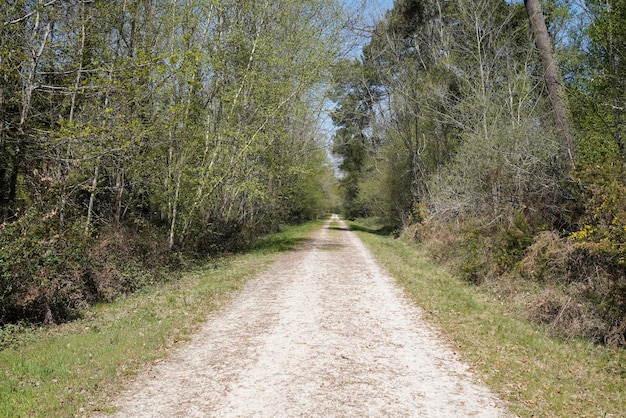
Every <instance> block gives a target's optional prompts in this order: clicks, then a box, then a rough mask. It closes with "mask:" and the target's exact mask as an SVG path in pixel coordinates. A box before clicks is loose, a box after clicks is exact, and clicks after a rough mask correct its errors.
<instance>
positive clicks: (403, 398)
mask: <svg viewBox="0 0 626 418" xmlns="http://www.w3.org/2000/svg"><path fill="white" fill-rule="evenodd" d="M330 225H331V224H330V222H327V223H326V225H325V227H324V228H323V229H321V230H319V231H318V232H317V233H316V234H315V235H314V237H313V238H312V239H311V240H310V241H309V242H308V243H307V244H305V245H304V246H302V248H300V249H299V250H297V251H294V252H290V253H287V254H284V255H282V256H281V257H280V259H279V260H278V261H277V262H276V263H275V264H274V265H273V266H272V267H271V268H270V269H269V270H268V271H266V272H264V273H263V274H260V275H259V276H258V277H257V278H256V279H254V280H252V281H251V282H249V284H248V285H247V286H246V287H245V289H244V290H243V291H242V292H241V293H240V294H239V295H238V296H237V297H236V298H235V299H234V301H233V302H232V303H231V304H230V305H229V306H228V307H226V308H225V309H223V310H222V311H220V312H219V313H218V314H216V315H214V316H212V317H211V318H210V319H209V320H208V322H207V323H206V324H205V325H204V327H203V328H202V330H201V331H200V332H199V333H197V334H196V335H195V336H194V338H193V339H192V341H191V342H190V343H189V344H187V345H185V346H184V347H183V348H181V349H180V350H178V351H177V352H176V353H174V354H173V355H172V357H171V358H169V359H168V360H165V361H163V362H161V363H159V364H157V365H155V366H153V368H151V369H149V370H147V371H146V372H145V373H144V374H143V375H142V376H140V377H139V378H138V379H137V381H136V383H135V384H134V386H133V387H131V388H130V390H129V391H128V392H127V393H124V394H122V396H121V398H120V399H119V400H118V402H117V405H118V407H119V412H118V413H117V415H115V416H117V417H315V416H319V417H468V416H472V417H473V416H477V417H478V416H480V417H500V416H507V413H506V412H505V411H504V410H503V409H502V408H501V407H500V406H499V405H498V404H499V401H498V400H497V399H496V398H495V397H494V395H492V394H491V393H490V392H489V391H488V390H487V389H486V388H485V387H483V386H481V385H480V384H477V383H476V381H475V378H473V377H472V376H471V374H470V373H469V372H468V370H467V367H466V366H464V365H463V364H462V363H461V362H460V361H459V360H458V359H457V358H456V356H455V355H454V353H453V352H452V351H451V350H450V349H449V348H448V347H447V346H445V344H443V343H442V342H441V341H439V340H438V338H437V337H436V333H435V332H433V331H432V330H431V329H430V328H429V326H428V325H427V324H425V323H424V322H423V321H422V320H421V319H420V311H419V309H418V308H416V307H414V306H413V305H412V303H411V302H410V301H409V300H408V299H407V298H406V297H405V296H404V295H403V293H402V291H400V290H399V289H398V288H397V287H396V285H395V284H394V282H393V279H391V278H389V276H387V275H386V274H385V273H384V272H383V271H382V270H381V269H380V268H379V267H378V266H377V265H376V263H375V261H374V260H373V258H372V256H371V255H370V253H369V252H368V250H366V248H365V247H364V246H363V244H362V243H361V241H360V240H359V239H358V237H357V236H356V235H355V234H354V233H353V232H350V231H348V230H347V228H346V227H345V225H344V224H343V222H341V221H339V224H336V223H335V224H334V225H340V227H339V228H332V227H330Z"/></svg>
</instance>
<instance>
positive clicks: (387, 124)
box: [332, 0, 626, 345]
mask: <svg viewBox="0 0 626 418" xmlns="http://www.w3.org/2000/svg"><path fill="white" fill-rule="evenodd" d="M625 22H626V2H625V1H623V0H572V1H570V0H558V1H542V2H539V1H532V0H525V1H524V2H522V1H517V2H513V1H498V0H472V1H469V0H456V1H442V0H424V1H409V0H398V1H396V2H395V3H394V7H393V9H392V10H390V11H389V12H388V13H387V15H386V16H385V18H384V19H383V20H382V21H380V22H379V23H378V24H377V26H376V27H375V28H374V30H373V32H372V35H371V37H370V39H369V42H368V43H367V45H366V46H365V47H364V48H363V53H362V55H361V56H360V57H359V58H357V59H353V60H342V61H341V62H340V63H339V64H338V65H337V66H336V67H335V69H334V83H335V89H334V90H333V92H334V100H336V102H337V104H338V106H337V107H336V109H335V111H334V112H333V114H332V117H333V121H334V123H335V124H336V125H337V126H338V130H337V133H336V134H335V136H334V145H333V146H334V152H335V153H336V154H337V155H338V156H340V158H341V159H340V161H341V165H340V167H341V169H342V171H343V173H344V176H343V177H342V178H341V179H340V185H341V190H342V194H343V196H344V203H345V214H346V216H347V217H349V218H357V217H368V216H376V217H379V218H381V219H383V220H384V223H385V224H387V225H391V226H394V228H395V229H396V231H397V234H402V235H404V236H408V237H409V239H410V240H415V241H417V242H419V243H420V245H422V246H423V247H424V248H425V249H427V251H428V252H429V253H430V254H431V256H432V257H434V258H435V259H437V260H439V261H441V262H442V263H444V264H447V265H449V266H450V267H451V268H452V269H453V270H454V271H456V272H457V273H458V274H460V275H461V276H462V277H463V278H464V279H465V280H466V281H468V282H469V283H472V284H476V285H481V286H484V287H485V288H486V289H489V290H490V291H493V292H495V293H496V294H497V295H499V297H501V298H502V300H503V301H506V302H503V303H516V302H519V301H520V299H521V305H522V306H523V310H524V315H526V316H527V317H528V318H530V319H532V320H535V321H538V322H541V323H544V324H546V325H547V326H548V328H549V330H550V331H552V332H554V333H555V334H557V335H560V336H563V337H583V338H588V339H591V340H593V341H597V342H601V343H608V344H617V345H624V344H626V340H625V338H626V270H625V267H626V246H625V244H626V193H625V192H626V187H625V186H626V185H625V180H626V177H625V167H626V166H625V163H626V148H625V142H624V141H625V137H624V135H625V133H626V126H625V124H624V122H625V116H626V112H625V110H626V108H625V106H626V61H625V59H624V58H625V56H624V54H625V52H626V26H625ZM524 295H529V296H528V297H526V298H525V296H524ZM524 298H525V299H524Z"/></svg>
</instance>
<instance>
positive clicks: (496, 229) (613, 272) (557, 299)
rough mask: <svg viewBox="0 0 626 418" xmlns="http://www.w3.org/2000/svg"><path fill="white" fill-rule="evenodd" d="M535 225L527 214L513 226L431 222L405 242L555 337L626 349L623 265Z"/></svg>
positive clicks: (408, 234) (514, 220) (409, 233)
mask: <svg viewBox="0 0 626 418" xmlns="http://www.w3.org/2000/svg"><path fill="white" fill-rule="evenodd" d="M531 223H532V220H531V217H530V216H529V215H528V214H527V213H526V212H525V211H523V210H521V211H519V212H517V213H516V214H515V215H514V216H513V217H512V219H511V220H510V221H509V222H490V223H489V222H484V223H483V222H481V221H480V220H476V219H474V220H472V221H466V222H456V223H444V222H438V221H436V220H433V219H429V220H426V221H424V222H422V223H420V224H415V225H413V226H411V227H408V228H407V229H405V230H404V232H403V237H404V238H405V239H407V240H409V241H411V242H414V241H417V242H419V243H420V245H421V247H422V248H423V249H424V250H425V251H426V253H427V254H429V255H430V257H432V258H433V259H435V260H436V261H437V262H440V263H443V264H444V265H446V266H448V268H450V270H451V271H452V272H454V273H455V274H458V275H459V276H460V277H462V278H463V279H464V280H465V281H467V282H468V283H472V284H475V285H478V286H483V287H486V288H488V289H490V290H492V291H494V292H496V293H497V294H498V295H499V296H501V297H504V298H505V299H506V300H507V301H508V302H509V303H513V304H515V305H516V306H518V307H519V308H520V312H523V314H524V315H525V316H526V318H528V319H530V320H532V321H535V322H538V323H541V324H545V325H546V326H547V329H548V330H549V331H550V333H552V334H554V335H556V336H560V337H564V338H585V339H588V340H590V341H593V342H596V343H601V344H609V345H617V346H626V339H625V338H626V268H625V266H624V264H623V263H622V262H621V261H620V260H619V259H618V258H616V257H615V256H613V255H612V254H609V253H607V252H603V251H599V250H597V249H596V248H595V247H593V246H591V245H589V243H588V242H585V243H581V242H580V241H579V240H576V239H575V235H574V237H572V234H559V233H558V232H557V231H554V230H543V231H541V230H539V231H537V229H536V227H535V226H533V225H532V224H531Z"/></svg>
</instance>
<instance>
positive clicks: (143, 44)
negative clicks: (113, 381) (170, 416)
mask: <svg viewBox="0 0 626 418" xmlns="http://www.w3.org/2000/svg"><path fill="white" fill-rule="evenodd" d="M625 23H626V0H546V1H541V2H540V1H538V0H525V1H523V2H522V1H521V0H520V1H505V0H471V1H470V0H454V1H452V0H396V1H395V3H394V5H393V8H392V9H391V10H389V11H388V12H387V13H386V15H385V16H384V17H381V19H380V20H379V21H377V22H376V23H375V25H374V26H372V27H362V28H361V29H359V30H358V32H359V34H360V35H361V36H363V34H364V33H365V34H366V36H367V41H366V42H365V45H364V46H363V48H362V50H361V51H359V53H358V54H354V53H350V52H349V50H350V47H349V44H350V42H351V40H350V31H351V30H354V28H355V27H356V26H358V24H359V22H358V21H357V17H356V15H351V14H350V13H349V10H348V9H347V7H346V6H345V5H344V4H343V3H342V2H339V1H336V0H264V1H254V0H115V1H103V0H7V1H5V2H4V4H3V6H0V114H1V115H2V124H1V125H0V222H1V225H0V326H1V325H3V324H8V323H15V322H19V321H27V322H31V323H46V324H52V323H59V322H63V321H67V320H70V319H72V318H74V317H76V316H78V315H79V314H80V311H81V309H82V308H84V307H85V306H87V305H89V304H93V303H95V302H99V301H109V300H113V299H115V298H116V297H117V296H118V295H120V294H123V293H125V292H132V291H134V290H137V289H140V288H141V287H142V286H145V285H148V284H151V283H152V282H153V281H154V280H160V279H163V280H164V279H165V278H164V277H165V276H167V275H168V274H169V270H175V269H176V268H177V267H179V266H180V265H181V264H184V263H186V262H187V260H193V259H197V258H205V257H211V256H213V255H215V254H219V253H223V252H228V251H236V250H240V249H242V248H245V247H246V246H247V245H250V244H252V243H253V242H255V240H256V239H258V238H259V237H261V236H263V235H264V234H267V233H269V232H272V231H275V230H277V229H278V228H279V227H280V226H281V225H283V224H287V223H298V222H301V221H304V220H307V219H313V218H316V217H320V216H323V215H325V214H327V213H329V212H330V211H332V210H335V209H336V208H337V206H338V205H337V203H335V202H336V197H335V196H336V195H339V197H340V199H341V201H342V204H341V208H342V209H341V210H342V212H343V215H344V216H345V217H346V218H349V219H356V218H376V219H378V220H379V221H380V222H382V223H384V224H385V225H387V226H389V227H391V228H392V229H393V230H394V231H395V233H396V234H397V235H398V236H402V237H403V238H405V239H409V240H411V241H417V242H418V243H419V245H421V246H423V248H425V249H426V250H427V251H429V252H430V254H431V255H432V257H434V258H436V259H437V260H438V261H440V262H441V263H444V264H447V265H449V266H450V267H451V268H452V269H454V270H455V271H457V272H458V273H459V274H460V275H461V276H462V277H463V278H464V279H465V280H466V281H468V282H469V283H471V284H473V285H476V286H485V287H486V288H489V289H492V290H493V291H494V292H497V293H498V294H500V295H502V297H506V298H510V299H514V298H516V297H518V295H520V294H523V293H525V292H526V291H525V290H524V289H528V288H532V289H538V291H537V292H536V293H537V297H536V298H535V299H532V300H527V301H525V302H524V303H525V305H526V308H525V309H526V310H525V314H526V315H527V316H528V317H529V318H530V319H532V320H536V321H539V322H542V323H545V324H548V325H549V326H550V329H551V330H552V331H554V332H555V333H556V334H559V335H562V336H566V337H570V336H573V337H584V338H588V339H591V340H593V341H596V342H599V343H606V344H616V345H626V246H625V244H626V198H625V196H626V194H625V192H626V165H625V164H626V142H625V141H626V139H625V138H624V134H625V133H626V128H625V126H624V119H625V118H626V62H625V60H624V54H625V50H626V24H625ZM329 103H332V107H333V109H332V110H331V112H330V118H331V119H332V123H333V124H334V126H335V127H336V131H335V133H334V135H333V136H332V144H331V145H330V148H332V149H330V150H329V149H328V148H329V146H328V145H327V142H328V141H326V139H325V134H324V132H323V127H322V125H323V123H321V122H320V121H321V120H323V119H324V117H325V113H326V109H327V108H328V104H329ZM331 153H332V154H333V156H334V161H333V158H331V157H330V155H329V154H331ZM163 268H165V270H163ZM156 271H159V272H161V273H158V274H157V273H155V272H156ZM148 272H149V273H148ZM162 276H163V277H162Z"/></svg>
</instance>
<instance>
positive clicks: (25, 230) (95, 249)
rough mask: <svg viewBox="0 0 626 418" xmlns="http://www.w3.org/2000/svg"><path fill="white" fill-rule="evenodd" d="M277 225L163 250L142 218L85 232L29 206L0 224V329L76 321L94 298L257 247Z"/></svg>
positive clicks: (162, 237) (158, 233) (160, 234)
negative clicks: (218, 257) (185, 246)
mask: <svg viewBox="0 0 626 418" xmlns="http://www.w3.org/2000/svg"><path fill="white" fill-rule="evenodd" d="M277 228H278V227H277V226H276V225H274V226H272V225H270V226H265V227H264V228H263V229H256V230H251V229H250V228H236V227H232V228H230V229H231V230H228V229H227V228H225V227H224V228H221V229H219V231H208V232H207V233H206V234H205V235H204V236H203V237H201V239H198V240H197V241H198V242H199V244H198V245H196V246H195V247H193V248H181V249H177V250H170V249H169V247H168V244H167V234H166V233H165V231H163V230H161V229H159V228H158V227H157V226H155V225H153V224H150V223H148V222H141V223H128V224H118V225H108V226H103V227H101V228H99V229H98V230H96V231H94V232H93V233H89V234H86V233H85V231H84V229H83V228H82V227H81V225H80V224H79V223H76V224H73V225H65V226H64V227H63V228H59V225H58V220H57V219H55V218H51V219H45V217H44V216H42V214H41V213H38V212H37V211H36V210H31V212H29V213H27V214H25V215H23V216H22V217H20V218H19V219H18V220H17V221H15V222H12V223H5V224H2V225H1V226H0V327H2V326H6V325H10V324H12V325H16V324H20V325H22V326H27V325H40V324H45V325H51V324H59V323H63V322H67V321H72V320H76V319H79V318H80V317H81V315H82V312H83V311H84V310H85V309H86V308H88V307H89V306H92V305H94V304H96V303H99V302H112V301H114V300H116V299H117V298H118V297H120V296H123V295H126V294H130V293H133V292H136V291H138V290H141V289H144V288H145V287H147V286H152V285H155V284H157V283H159V282H164V281H168V280H173V279H175V278H177V277H179V275H180V272H181V271H183V270H185V269H187V268H189V267H192V266H194V265H199V264H203V263H205V262H207V261H208V260H210V259H212V258H214V257H216V256H221V255H223V254H226V253H231V252H238V251H242V250H244V249H246V248H256V247H258V246H259V245H261V244H259V242H261V243H263V242H264V241H259V240H260V238H261V237H263V236H265V235H266V234H267V233H269V232H275V231H276V229H277ZM212 232H213V234H212V235H211V233H212ZM218 232H219V233H218Z"/></svg>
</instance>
